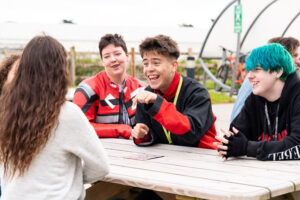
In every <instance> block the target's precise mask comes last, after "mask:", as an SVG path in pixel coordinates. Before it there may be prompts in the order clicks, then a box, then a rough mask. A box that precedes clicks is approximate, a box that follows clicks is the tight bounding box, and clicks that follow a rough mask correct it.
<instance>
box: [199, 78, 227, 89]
mask: <svg viewBox="0 0 300 200" xmlns="http://www.w3.org/2000/svg"><path fill="white" fill-rule="evenodd" d="M201 84H202V82H201ZM226 85H228V86H230V85H231V81H230V80H229V81H226ZM205 87H206V89H208V90H213V89H215V88H214V81H211V80H209V81H206V82H205Z"/></svg>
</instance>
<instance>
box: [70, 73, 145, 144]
mask: <svg viewBox="0 0 300 200" xmlns="http://www.w3.org/2000/svg"><path fill="white" fill-rule="evenodd" d="M125 80H126V82H125V86H124V88H123V97H124V98H120V93H119V86H118V85H117V84H115V83H113V82H112V81H111V80H110V79H109V77H108V76H107V74H106V72H105V71H101V72H99V73H98V74H97V75H95V76H93V77H91V78H88V79H86V80H84V81H83V82H81V83H80V84H79V85H78V87H77V89H76V91H75V94H74V98H73V102H74V103H75V104H77V105H78V106H79V107H80V108H81V109H82V111H83V112H84V113H85V115H86V117H87V118H88V120H89V121H90V123H91V124H92V126H93V127H94V128H95V130H96V133H97V135H98V136H99V137H112V138H116V137H119V136H122V137H124V138H129V137H130V133H131V128H132V126H134V125H135V117H134V115H135V111H136V108H133V107H132V98H133V97H135V95H136V94H137V93H138V92H139V90H140V89H142V88H143V87H144V86H145V84H144V83H143V82H141V81H139V80H137V79H135V78H133V77H131V76H129V75H126V77H125ZM122 100H123V101H124V104H125V106H126V110H127V112H128V116H129V119H130V125H126V124H124V122H123V117H122V115H123V111H122V110H123V108H122ZM120 111H121V112H120Z"/></svg>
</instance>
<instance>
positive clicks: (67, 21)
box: [62, 19, 75, 24]
mask: <svg viewBox="0 0 300 200" xmlns="http://www.w3.org/2000/svg"><path fill="white" fill-rule="evenodd" d="M62 23H64V24H75V23H74V22H73V20H68V19H63V20H62Z"/></svg>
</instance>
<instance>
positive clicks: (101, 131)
mask: <svg viewBox="0 0 300 200" xmlns="http://www.w3.org/2000/svg"><path fill="white" fill-rule="evenodd" d="M90 123H91V125H92V126H93V127H94V129H95V131H96V133H97V135H98V137H100V138H117V137H119V136H122V137H123V138H126V139H129V137H130V134H131V129H132V128H131V126H129V125H126V124H99V123H94V122H90Z"/></svg>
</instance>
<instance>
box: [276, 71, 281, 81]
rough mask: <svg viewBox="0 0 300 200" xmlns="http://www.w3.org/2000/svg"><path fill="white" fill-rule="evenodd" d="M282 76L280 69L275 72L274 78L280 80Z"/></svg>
mask: <svg viewBox="0 0 300 200" xmlns="http://www.w3.org/2000/svg"><path fill="white" fill-rule="evenodd" d="M282 74H283V69H281V70H280V71H278V72H276V78H278V79H279V78H280V77H281V76H282Z"/></svg>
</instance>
